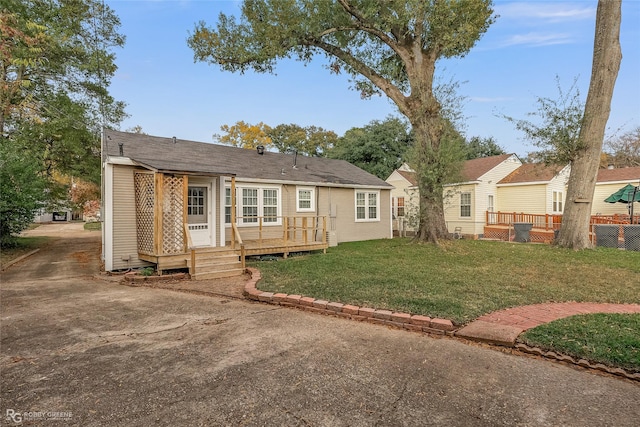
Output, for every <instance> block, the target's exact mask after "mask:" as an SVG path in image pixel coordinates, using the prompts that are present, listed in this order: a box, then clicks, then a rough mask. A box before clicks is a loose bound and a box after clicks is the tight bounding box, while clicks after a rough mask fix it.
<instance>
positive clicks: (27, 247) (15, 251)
mask: <svg viewBox="0 0 640 427" xmlns="http://www.w3.org/2000/svg"><path fill="white" fill-rule="evenodd" d="M48 240H49V238H48V237H44V236H41V237H16V238H15V239H12V244H11V245H10V246H9V247H4V248H2V249H1V250H0V265H1V266H3V267H4V266H5V265H6V264H7V263H9V262H10V261H13V260H14V259H16V258H18V257H21V256H22V255H25V254H27V253H29V252H31V251H33V250H35V249H38V248H40V247H42V246H44V245H45V244H46V243H47V241H48Z"/></svg>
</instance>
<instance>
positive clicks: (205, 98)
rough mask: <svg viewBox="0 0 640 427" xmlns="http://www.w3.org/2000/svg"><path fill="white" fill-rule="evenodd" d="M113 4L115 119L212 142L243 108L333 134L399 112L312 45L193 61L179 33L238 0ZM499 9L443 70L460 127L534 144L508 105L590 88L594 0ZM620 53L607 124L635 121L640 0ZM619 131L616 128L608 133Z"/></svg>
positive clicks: (638, 119)
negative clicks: (294, 56)
mask: <svg viewBox="0 0 640 427" xmlns="http://www.w3.org/2000/svg"><path fill="white" fill-rule="evenodd" d="M105 3H107V4H108V5H109V6H110V7H111V8H112V9H113V10H114V11H115V13H116V14H117V15H118V16H119V18H120V20H121V22H122V27H121V29H120V31H121V33H123V34H124V35H126V37H127V42H126V45H125V46H124V48H123V49H118V50H116V52H115V53H116V56H117V59H116V64H117V66H118V71H117V73H116V75H115V77H114V78H113V81H112V84H111V88H110V90H111V93H112V95H113V96H114V97H115V98H116V99H118V100H121V101H124V102H126V103H127V112H128V113H129V114H130V118H128V119H127V120H126V121H124V122H123V123H122V126H121V129H123V130H126V129H127V128H131V127H133V126H136V125H139V126H142V129H143V131H144V132H145V133H148V134H151V135H158V136H177V137H178V138H182V139H191V140H196V141H204V142H213V138H212V135H213V134H215V133H220V126H221V125H223V124H229V125H232V124H234V123H236V122H238V121H240V120H243V121H245V122H248V123H252V124H256V123H258V122H264V123H266V124H268V125H270V126H277V125H279V124H282V123H295V124H298V125H301V126H310V125H315V126H320V127H323V128H325V129H327V130H333V131H334V132H336V133H337V134H338V135H343V134H344V132H345V131H347V130H348V129H350V128H352V127H360V126H364V125H366V124H367V123H369V122H370V121H372V120H384V119H385V118H386V117H387V116H389V115H399V113H398V112H397V109H396V107H395V106H394V105H393V104H392V103H391V102H390V101H389V100H387V99H386V98H385V97H375V98H373V99H370V100H362V99H361V98H360V95H359V93H358V92H356V91H353V90H350V87H351V84H350V82H349V78H348V76H346V75H344V74H343V75H335V74H331V73H329V72H328V71H327V69H326V68H324V64H326V60H325V59H324V57H317V58H316V59H314V61H312V62H311V63H310V64H308V65H307V66H305V65H303V64H302V63H298V62H295V61H282V62H280V63H279V64H278V67H277V68H276V73H277V74H276V75H271V74H256V73H253V72H247V73H245V74H243V75H241V74H239V73H230V72H223V71H220V70H219V69H218V68H217V67H216V66H210V65H207V64H204V63H194V61H193V52H192V51H191V49H189V47H188V46H187V43H186V40H187V37H188V36H189V34H190V32H191V31H193V28H194V26H195V24H196V23H197V22H199V21H200V20H204V21H205V22H207V23H208V24H209V25H210V26H213V25H214V24H215V22H216V20H217V16H218V14H219V13H220V12H224V13H227V14H232V13H238V12H239V6H240V3H241V2H239V1H205V0H201V1H194V0H181V1H164V0H105ZM494 4H495V10H496V13H497V14H498V15H500V16H499V18H498V20H497V21H496V23H495V24H493V26H491V27H490V28H489V30H488V31H487V33H486V34H485V35H484V37H483V38H482V39H481V40H480V41H479V42H478V44H477V45H476V47H475V48H474V49H473V50H472V51H471V52H470V53H469V54H468V55H466V56H465V57H464V58H461V59H451V60H444V61H441V62H440V63H439V64H438V69H439V70H440V71H439V74H440V75H441V76H442V78H443V79H444V80H450V79H451V78H453V79H454V80H456V81H459V82H461V85H460V88H459V95H462V96H465V97H466V102H465V104H464V109H463V115H464V117H465V120H464V123H465V129H464V132H465V134H466V135H467V136H468V137H471V136H481V137H490V136H491V137H494V138H495V140H496V141H497V142H498V144H499V145H500V146H502V147H503V148H504V149H505V150H506V151H508V152H514V153H517V154H519V155H525V154H526V153H527V152H529V151H532V150H533V149H534V148H533V147H532V146H531V145H529V144H528V143H527V142H526V141H525V140H524V136H523V135H522V134H521V133H519V132H518V131H516V130H515V129H514V128H513V125H512V124H510V123H509V122H507V121H506V120H504V119H503V118H501V117H500V116H501V115H502V114H507V115H509V116H512V117H515V118H527V113H529V112H533V111H535V110H536V109H537V105H536V99H537V98H538V97H549V98H552V99H557V97H558V89H557V84H556V76H558V77H559V79H560V83H561V86H562V88H563V89H564V90H568V88H569V87H570V86H571V85H572V83H573V80H574V78H578V88H579V90H580V93H581V95H582V97H583V99H585V98H586V95H587V92H588V87H589V79H590V76H591V60H592V54H593V36H594V26H595V14H596V5H597V1H596V0H589V1H587V0H583V1H573V2H564V1H527V2H517V1H495V2H494ZM620 39H621V44H622V54H623V59H622V65H621V68H620V73H619V75H618V79H617V82H616V88H615V92H614V97H613V102H612V109H611V116H610V119H609V123H608V129H609V130H608V135H615V134H620V133H621V132H626V131H629V130H631V129H634V128H635V127H637V126H640V0H625V1H623V2H622V29H621V35H620ZM616 132H617V133H616Z"/></svg>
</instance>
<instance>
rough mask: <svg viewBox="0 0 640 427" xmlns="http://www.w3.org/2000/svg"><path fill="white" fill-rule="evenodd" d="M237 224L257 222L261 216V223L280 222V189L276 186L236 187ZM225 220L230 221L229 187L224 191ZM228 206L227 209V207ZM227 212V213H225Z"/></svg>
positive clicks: (275, 223)
mask: <svg viewBox="0 0 640 427" xmlns="http://www.w3.org/2000/svg"><path fill="white" fill-rule="evenodd" d="M237 188H238V192H239V197H238V212H239V213H240V218H238V223H239V224H246V225H251V224H258V223H259V222H260V217H262V223H263V224H273V225H277V224H281V218H280V206H281V202H280V189H279V188H277V187H237ZM226 195H228V197H226V200H225V221H226V220H227V218H228V220H229V223H231V189H229V192H228V193H226ZM227 204H228V206H227ZM227 207H228V209H227ZM227 213H228V214H227Z"/></svg>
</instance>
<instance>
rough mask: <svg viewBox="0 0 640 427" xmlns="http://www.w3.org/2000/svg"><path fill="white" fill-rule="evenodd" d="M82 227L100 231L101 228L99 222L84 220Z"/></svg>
mask: <svg viewBox="0 0 640 427" xmlns="http://www.w3.org/2000/svg"><path fill="white" fill-rule="evenodd" d="M83 228H84V229H85V230H87V231H100V230H102V223H101V222H97V221H96V222H85V223H84V226H83Z"/></svg>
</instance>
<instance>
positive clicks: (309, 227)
mask: <svg viewBox="0 0 640 427" xmlns="http://www.w3.org/2000/svg"><path fill="white" fill-rule="evenodd" d="M237 220H238V224H239V225H238V226H236V224H232V226H233V227H234V230H239V231H237V236H238V238H240V234H243V235H244V236H245V240H257V241H258V242H260V243H262V242H263V241H264V240H268V239H282V240H283V241H284V243H285V244H287V243H303V244H307V243H309V242H322V243H326V241H327V217H326V216H245V217H243V216H239V217H237ZM235 233H236V231H234V236H233V237H232V242H231V244H232V246H233V244H234V243H233V240H234V237H235Z"/></svg>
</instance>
